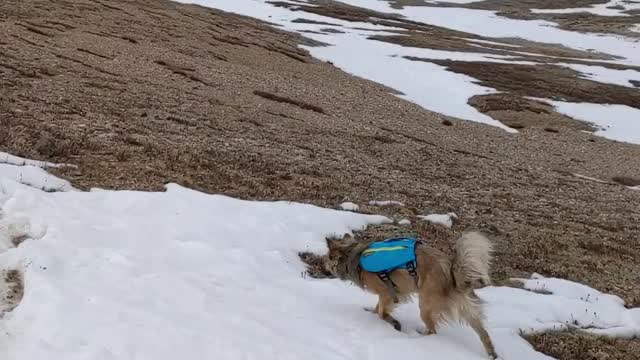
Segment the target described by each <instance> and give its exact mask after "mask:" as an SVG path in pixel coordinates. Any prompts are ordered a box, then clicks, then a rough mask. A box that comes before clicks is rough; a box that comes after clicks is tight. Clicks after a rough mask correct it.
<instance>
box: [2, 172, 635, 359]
mask: <svg viewBox="0 0 640 360" xmlns="http://www.w3.org/2000/svg"><path fill="white" fill-rule="evenodd" d="M8 166H12V165H6V164H0V169H3V168H5V167H8ZM2 174H3V173H2V172H0V209H1V216H0V239H5V240H6V239H9V238H11V237H15V236H21V237H26V238H28V239H27V240H26V241H24V242H23V243H22V244H21V245H20V246H18V247H11V248H9V247H7V246H5V247H4V248H3V249H1V250H0V269H2V270H7V269H19V270H20V271H21V272H22V273H23V276H24V285H25V289H24V290H25V291H24V297H23V299H22V301H21V302H20V304H19V305H18V307H17V308H16V309H15V310H13V311H11V312H9V313H6V314H5V315H4V317H3V318H2V319H0V358H2V359H6V360H41V359H65V360H85V359H100V360H111V359H113V360H115V359H118V360H129V359H131V360H133V359H155V360H165V359H166V360H169V359H170V360H173V359H176V358H195V359H205V358H216V359H218V358H219V359H225V360H236V359H238V360H240V359H256V358H265V359H308V360H315V359H317V360H341V359H369V360H378V359H380V360H382V359H388V358H389V356H394V357H397V356H404V357H416V358H418V357H424V354H429V358H430V359H434V360H440V359H443V360H444V359H465V360H480V359H486V355H485V354H484V351H483V349H482V345H481V344H480V341H479V340H478V339H477V337H476V335H475V334H474V333H473V331H472V330H470V329H469V328H468V327H466V326H458V325H451V326H445V327H443V328H441V329H440V331H439V333H438V334H437V335H433V336H421V335H419V334H418V333H417V332H416V330H418V329H419V330H422V325H421V322H420V320H419V316H418V309H417V307H416V304H415V303H409V304H405V305H402V306H401V307H399V308H398V309H397V311H396V312H395V315H396V316H397V318H398V319H399V320H400V321H401V323H402V324H403V326H404V329H403V332H396V331H395V330H393V329H392V328H391V327H390V326H389V325H388V324H387V323H385V322H384V321H381V320H380V319H378V318H377V317H376V316H375V315H373V314H371V313H368V312H365V311H363V310H362V308H363V307H364V306H370V305H372V304H373V303H374V302H375V298H374V296H372V295H370V294H367V293H365V292H363V291H361V290H360V289H358V288H356V287H354V286H352V285H351V284H348V283H346V282H343V281H340V280H320V279H313V278H309V277H306V276H303V275H304V274H303V273H304V271H305V266H304V264H303V263H302V262H301V261H300V259H299V257H298V255H297V254H298V252H300V251H313V252H316V253H325V252H326V251H327V248H326V242H325V237H326V236H329V235H333V234H344V233H350V232H352V231H354V230H359V229H363V228H364V227H365V226H367V225H368V224H379V223H388V222H390V220H389V219H387V218H385V217H382V216H374V215H363V214H356V213H351V212H344V211H337V210H331V209H324V208H319V207H316V206H312V205H306V204H300V203H291V202H286V201H280V202H259V201H243V200H238V199H234V198H230V197H226V196H221V195H208V194H204V193H200V192H197V191H193V190H189V189H186V188H184V187H181V186H179V185H176V184H168V185H167V186H166V191H165V192H138V191H109V190H100V191H92V192H81V191H74V192H57V193H47V192H43V191H41V190H38V189H35V188H32V187H29V186H25V185H22V184H20V183H17V182H16V181H15V180H14V179H13V178H11V177H9V178H7V177H3V175H2ZM5 243H6V242H5ZM526 281H531V282H530V283H528V286H529V287H532V288H533V287H543V288H544V289H546V290H550V291H553V292H554V293H555V294H553V295H541V294H537V293H534V292H530V291H527V290H522V289H516V288H507V287H488V288H484V289H481V290H480V291H479V292H478V293H479V296H481V297H482V298H483V299H484V300H486V301H487V302H488V304H487V316H488V320H487V325H488V328H489V331H490V333H491V336H492V338H493V340H494V342H495V345H496V348H497V351H498V353H499V355H501V356H502V357H503V358H505V359H509V358H511V359H513V358H517V359H520V360H540V359H549V358H548V357H547V356H545V355H543V354H540V353H537V352H535V351H534V350H533V348H532V347H531V346H530V345H529V344H528V343H526V342H525V341H524V340H523V339H522V338H520V337H519V331H520V330H523V331H532V329H533V330H536V329H537V330H546V329H553V328H561V327H566V326H569V325H571V324H572V325H571V326H574V327H578V328H589V329H591V330H589V331H596V330H597V331H600V332H602V333H603V334H605V335H609V336H616V335H620V336H632V334H634V333H637V332H636V330H637V328H638V327H639V325H640V316H639V315H640V314H639V312H638V310H639V309H631V310H627V309H625V308H624V307H623V306H622V304H621V303H620V301H619V300H617V299H616V298H615V297H612V296H609V295H606V294H602V293H599V292H596V291H595V290H592V289H589V288H586V287H584V286H582V285H579V284H575V283H572V282H567V281H562V280H557V279H544V278H541V277H539V276H535V277H533V278H532V279H531V280H525V282H526ZM541 284H542V285H541ZM0 287H1V286H0ZM589 294H591V295H589ZM587 295H588V299H586V297H587ZM568 324H569V325H568Z"/></svg>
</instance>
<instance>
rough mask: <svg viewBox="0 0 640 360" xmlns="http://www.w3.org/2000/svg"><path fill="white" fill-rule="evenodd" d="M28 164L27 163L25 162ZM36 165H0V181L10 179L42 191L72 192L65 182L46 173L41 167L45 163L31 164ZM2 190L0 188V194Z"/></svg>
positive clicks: (72, 189)
mask: <svg viewBox="0 0 640 360" xmlns="http://www.w3.org/2000/svg"><path fill="white" fill-rule="evenodd" d="M27 163H29V162H27ZM33 164H36V165H10V164H9V163H0V179H11V180H13V181H15V182H18V183H21V184H24V185H27V186H31V187H33V188H36V189H39V190H42V191H48V192H53V191H74V190H75V189H74V188H73V186H71V184H70V183H69V182H68V181H67V180H63V179H60V178H57V177H55V176H53V175H51V174H49V173H47V172H46V171H45V170H44V169H43V168H42V166H39V165H43V164H45V163H38V162H33ZM1 192H2V189H1V188H0V193H1Z"/></svg>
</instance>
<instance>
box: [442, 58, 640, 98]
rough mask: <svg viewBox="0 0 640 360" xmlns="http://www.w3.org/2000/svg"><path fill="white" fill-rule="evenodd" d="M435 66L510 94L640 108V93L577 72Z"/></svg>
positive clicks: (478, 65) (480, 65) (524, 67)
mask: <svg viewBox="0 0 640 360" xmlns="http://www.w3.org/2000/svg"><path fill="white" fill-rule="evenodd" d="M432 62H434V63H436V64H439V65H442V66H446V67H447V69H449V70H451V71H453V72H456V73H460V74H465V75H469V76H471V77H473V78H475V79H478V80H480V84H481V85H485V86H488V87H492V88H494V89H496V90H498V91H506V92H509V93H510V94H517V95H520V96H529V97H538V98H548V99H556V100H563V101H569V102H590V103H596V104H622V105H628V106H631V107H634V106H637V104H640V90H635V89H629V88H628V87H624V86H619V85H613V84H603V83H599V82H596V81H592V80H587V79H582V78H579V77H578V75H579V73H578V72H576V71H574V70H571V69H567V68H560V67H556V66H547V65H519V64H496V63H489V62H462V61H450V60H433V61H432Z"/></svg>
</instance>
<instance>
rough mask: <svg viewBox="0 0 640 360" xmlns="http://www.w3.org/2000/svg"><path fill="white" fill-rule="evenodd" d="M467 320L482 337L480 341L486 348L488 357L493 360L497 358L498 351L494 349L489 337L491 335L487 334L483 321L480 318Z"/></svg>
mask: <svg viewBox="0 0 640 360" xmlns="http://www.w3.org/2000/svg"><path fill="white" fill-rule="evenodd" d="M465 320H466V321H467V323H469V326H471V328H472V329H473V330H474V331H475V332H476V334H478V336H479V337H480V341H482V346H484V349H485V351H486V352H487V355H489V357H490V358H492V359H495V358H497V357H498V355H497V354H496V349H495V348H494V347H493V342H492V341H491V337H489V333H487V330H486V329H485V328H484V325H482V320H481V319H480V318H479V317H478V316H467V317H466V319H465Z"/></svg>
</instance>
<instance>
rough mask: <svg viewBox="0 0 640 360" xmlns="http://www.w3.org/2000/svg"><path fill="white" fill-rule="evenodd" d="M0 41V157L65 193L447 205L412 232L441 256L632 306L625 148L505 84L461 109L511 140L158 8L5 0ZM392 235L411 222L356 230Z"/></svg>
mask: <svg viewBox="0 0 640 360" xmlns="http://www.w3.org/2000/svg"><path fill="white" fill-rule="evenodd" d="M329 11H334V10H329ZM334 12H335V11H334ZM340 16H358V15H357V14H356V15H349V14H347V15H340ZM407 26H415V25H410V24H409V25H407ZM0 34H3V36H2V37H0V149H1V150H3V151H8V152H11V153H14V154H16V155H21V156H26V157H31V158H37V159H44V160H52V161H58V162H65V163H73V164H76V165H78V168H77V169H73V168H65V169H62V170H60V175H61V176H64V177H66V178H68V179H69V180H71V181H72V182H73V183H74V184H75V185H77V186H79V187H81V188H90V187H103V188H115V189H142V190H159V189H161V188H162V185H163V184H165V183H166V182H177V183H180V184H183V185H186V186H190V187H193V188H196V189H199V190H202V191H207V192H216V193H225V194H229V195H233V196H238V197H242V198H247V199H290V200H296V201H307V202H311V203H315V204H318V205H323V206H335V205H337V204H338V203H339V202H341V201H344V200H346V199H348V200H351V201H354V202H358V203H365V202H368V201H369V200H380V199H382V200H385V199H393V200H399V201H403V202H405V203H406V204H408V205H409V207H408V208H405V209H397V208H375V207H370V208H368V209H367V208H365V210H368V211H371V212H382V213H385V214H387V215H389V216H392V217H394V218H397V219H399V218H402V217H406V216H412V215H414V214H422V213H427V212H449V211H453V212H456V213H457V214H458V215H459V216H460V223H459V224H457V225H456V226H454V228H453V229H452V230H451V231H447V232H446V233H445V234H446V235H447V236H443V235H442V234H440V233H438V234H436V233H435V232H431V233H429V232H426V233H424V236H425V237H427V239H429V240H430V241H433V243H434V244H435V245H436V246H438V247H441V248H443V249H446V248H448V246H449V244H450V239H451V238H452V237H455V236H456V235H457V234H459V233H460V232H461V231H462V230H463V229H465V228H467V227H480V228H482V229H486V230H487V231H489V232H490V233H491V234H492V235H493V236H494V237H495V239H496V242H497V250H498V252H497V261H496V268H495V269H494V270H495V271H494V272H495V273H494V275H495V277H496V278H497V279H498V280H506V279H508V278H509V277H513V276H526V275H527V274H529V273H531V272H534V271H535V272H539V273H541V274H543V275H547V276H559V277H563V278H567V279H571V280H576V281H580V282H583V283H586V284H588V285H591V286H593V287H595V288H598V289H600V290H602V291H610V292H612V293H615V294H618V295H620V296H622V297H623V298H624V299H625V300H626V301H627V302H628V303H629V304H632V305H636V306H637V305H639V304H640V289H639V288H638V287H637V284H638V283H639V282H640V268H639V267H638V265H637V259H638V258H639V255H640V239H639V238H638V234H639V233H640V225H639V224H640V209H639V208H638V206H637V204H638V201H639V200H640V192H638V191H632V190H629V189H627V188H626V187H625V186H623V185H620V184H618V183H616V182H614V181H613V179H612V178H613V177H618V178H623V177H625V178H636V179H637V178H639V177H640V147H639V146H634V145H629V144H623V143H616V142H612V141H608V140H605V139H602V138H598V137H594V136H593V135H590V134H588V133H584V132H579V131H570V130H571V129H574V128H576V127H579V126H584V125H583V124H582V123H578V122H575V121H573V120H571V119H568V118H563V119H562V122H558V123H556V124H554V127H553V128H551V127H550V126H551V123H549V121H551V120H550V119H549V118H540V116H545V115H549V116H559V115H557V114H555V115H554V114H553V113H552V112H548V113H545V111H549V109H548V108H545V107H544V106H542V105H540V104H537V103H528V102H527V103H523V102H522V100H521V99H520V95H519V93H518V91H516V90H514V89H512V88H508V89H509V90H510V91H514V94H513V95H512V97H511V98H508V97H505V98H498V99H488V98H486V99H475V100H474V101H478V104H479V105H478V106H487V108H486V109H487V111H493V112H496V113H500V114H501V115H500V116H504V117H505V118H511V119H512V123H513V122H515V121H516V120H517V121H521V122H522V125H523V126H524V127H523V128H522V129H521V130H522V131H521V132H520V133H519V134H516V135H511V134H507V133H505V132H504V131H503V130H500V129H497V128H493V127H489V126H484V125H480V124H476V123H470V122H465V121H459V120H456V119H447V118H445V117H443V116H440V115H437V114H433V113H430V112H428V111H425V110H423V109H421V108H419V107H417V106H415V105H413V104H410V103H407V102H405V101H402V100H400V99H399V98H397V97H395V96H393V95H391V94H389V89H387V88H384V87H382V86H379V85H377V84H374V83H371V82H369V81H365V80H362V79H358V78H354V77H352V76H349V75H348V74H345V73H343V72H341V71H340V70H338V69H336V68H335V67H333V66H332V65H331V64H327V63H323V62H320V61H317V60H314V59H312V58H311V57H309V56H308V54H307V53H306V52H304V51H302V50H299V49H298V48H297V47H296V45H297V44H298V43H300V42H302V41H304V39H302V38H300V37H298V36H294V35H291V34H287V33H283V32H279V31H277V30H274V29H272V28H270V27H268V26H267V25H265V24H262V23H259V22H257V21H254V20H251V19H246V18H242V17H239V16H235V15H230V14H225V13H221V12H219V11H214V10H209V9H205V8H201V7H196V6H186V5H179V4H175V3H170V2H166V1H162V0H159V1H151V0H138V1H133V0H122V1H117V2H116V1H107V0H101V1H85V0H52V1H45V0H28V1H19V0H7V1H3V2H0ZM448 65H450V66H452V67H454V66H456V64H448ZM480 67H481V66H480ZM465 71H467V70H465ZM469 71H471V70H469ZM473 71H476V70H473ZM483 71H484V70H482V71H478V73H477V74H476V73H475V72H474V74H476V75H478V76H481V75H482V73H483ZM507 74H508V75H505V76H507V77H508V76H513V77H514V79H515V76H516V75H515V74H514V73H507ZM474 76H475V75H474ZM519 79H523V78H521V77H519ZM514 81H515V82H518V81H521V80H517V81H516V80H514ZM527 81H529V80H527ZM539 81H542V82H547V81H551V80H550V79H548V78H544V77H543V78H542V79H541V80H539ZM506 82H507V83H508V81H506ZM581 84H582V83H581ZM573 85H574V84H573V83H568V82H563V83H560V84H557V86H560V87H561V89H559V91H565V92H569V91H573V90H571V89H569V88H566V87H568V86H573ZM505 86H506V85H505ZM514 86H515V85H514ZM589 86H593V87H592V88H590V89H592V92H594V93H598V92H605V93H608V91H609V90H606V89H609V87H607V86H604V87H600V85H598V84H589ZM581 94H582V93H581ZM613 94H618V92H617V91H613ZM582 96H583V95H576V99H578V100H579V99H581V98H582ZM589 96H593V95H592V94H589ZM611 96H622V95H611ZM629 96H635V95H629ZM482 104H484V105H482ZM487 104H488V105H487ZM492 115H493V114H492ZM527 119H529V120H527ZM537 122H540V125H534V124H536V123H537ZM548 128H551V129H553V130H554V131H550V130H549V129H548ZM574 173H577V174H581V175H587V176H590V177H594V178H599V179H603V180H606V182H603V183H600V182H595V181H590V180H587V179H583V178H579V177H576V176H574V175H572V174H574ZM394 231H401V232H403V233H404V232H406V231H416V232H419V231H420V228H413V229H411V230H405V229H404V228H401V229H399V230H398V229H395V230H394V229H392V228H377V227H376V228H372V229H370V232H373V233H372V234H374V235H376V236H380V237H382V236H386V234H390V233H393V232H394ZM549 336H550V337H552V335H549ZM563 336H564V335H563ZM562 339H563V341H564V340H566V341H567V342H566V344H567V346H568V347H573V348H574V349H575V350H576V351H577V350H578V349H577V347H578V346H579V347H592V348H593V349H596V348H598V346H600V345H599V344H597V343H595V342H591V341H587V342H582V341H573V340H571V338H566V337H563V338H562ZM534 340H535V339H534ZM540 341H541V340H540ZM545 341H551V340H545ZM534 342H535V343H538V340H535V341H534ZM634 344H637V342H634ZM614 348H615V349H617V348H616V347H614ZM607 349H609V348H607ZM619 350H620V352H619V354H623V352H622V351H623V350H624V349H622V348H620V349H619ZM611 351H614V350H611ZM615 351H617V350H615ZM625 351H626V350H625ZM567 354H568V353H567ZM611 354H612V355H611V356H612V358H619V359H631V357H628V356H627V355H619V356H620V357H616V356H618V355H617V354H618V353H614V352H612V353H611ZM563 356H564V355H563ZM624 356H627V357H624ZM562 358H563V359H581V358H580V357H571V356H570V355H567V357H562Z"/></svg>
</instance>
